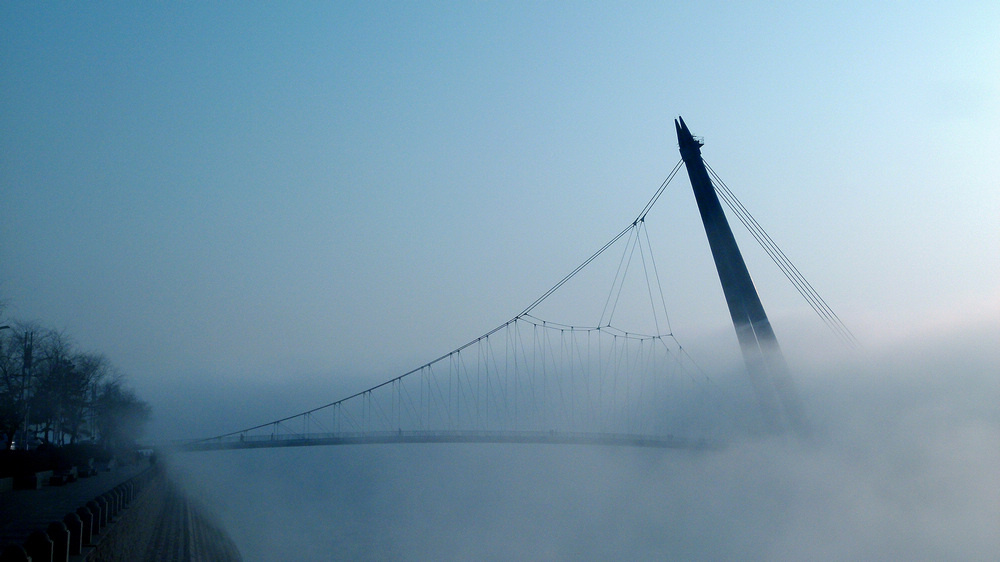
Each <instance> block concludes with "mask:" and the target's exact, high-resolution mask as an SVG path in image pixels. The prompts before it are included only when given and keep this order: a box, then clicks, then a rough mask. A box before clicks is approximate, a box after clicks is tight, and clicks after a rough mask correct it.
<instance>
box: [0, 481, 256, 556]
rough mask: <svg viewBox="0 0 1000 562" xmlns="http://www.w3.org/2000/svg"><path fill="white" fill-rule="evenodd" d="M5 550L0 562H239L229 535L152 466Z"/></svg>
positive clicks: (9, 545)
mask: <svg viewBox="0 0 1000 562" xmlns="http://www.w3.org/2000/svg"><path fill="white" fill-rule="evenodd" d="M41 527H42V526H41V525H38V526H37V528H36V529H35V530H34V531H32V532H30V534H28V536H27V538H26V539H24V540H23V542H18V543H13V544H8V545H7V546H6V548H4V549H3V551H2V554H0V561H3V562H6V561H9V560H11V561H12V560H16V561H29V560H30V561H32V562H39V561H46V562H47V561H49V560H53V561H60V562H62V561H67V562H69V561H74V562H75V561H88V562H89V561H94V562H98V561H99V562H117V561H122V562H125V561H129V562H133V561H137V560H158V561H159V560H162V561H167V562H169V561H187V560H218V561H221V562H227V561H239V560H241V557H240V554H239V552H238V550H237V549H236V547H235V545H234V544H233V543H232V541H231V540H230V539H229V537H228V535H226V533H225V532H224V531H223V530H222V529H221V528H219V527H218V526H216V525H213V524H212V523H211V522H210V521H208V520H207V519H206V518H205V517H204V516H203V515H202V514H201V513H200V512H199V511H198V510H197V509H194V508H192V506H191V505H190V503H189V502H188V501H187V499H186V498H185V497H184V495H183V494H182V493H181V492H180V491H179V490H178V489H177V488H176V486H174V485H173V484H172V483H171V482H170V480H169V479H168V478H167V477H166V476H165V475H164V472H163V470H162V469H161V468H160V467H159V466H157V465H152V466H150V467H149V468H147V469H145V470H144V471H142V472H140V473H138V474H137V475H135V476H133V477H131V478H129V479H128V480H126V481H124V482H122V483H120V484H118V485H117V486H115V487H114V488H112V489H110V490H108V491H106V492H105V493H102V494H100V495H98V496H97V497H95V498H94V499H92V500H89V501H87V502H85V503H84V504H83V505H80V506H79V507H78V508H77V509H76V510H73V511H70V512H69V513H66V514H65V516H64V517H62V519H61V520H55V521H52V522H51V523H49V524H48V526H47V527H45V528H41Z"/></svg>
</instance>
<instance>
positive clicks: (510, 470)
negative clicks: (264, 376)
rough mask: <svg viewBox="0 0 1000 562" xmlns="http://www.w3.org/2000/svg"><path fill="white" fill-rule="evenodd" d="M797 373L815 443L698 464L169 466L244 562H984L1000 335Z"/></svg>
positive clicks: (457, 459)
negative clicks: (629, 561) (224, 530)
mask: <svg viewBox="0 0 1000 562" xmlns="http://www.w3.org/2000/svg"><path fill="white" fill-rule="evenodd" d="M998 328H1000V327H998V326H997V325H996V324H995V323H990V324H989V325H988V326H986V327H985V328H984V327H982V326H980V327H979V328H977V329H975V330H966V331H965V332H964V333H958V334H956V333H953V334H952V335H951V336H950V337H948V338H943V337H940V336H938V337H934V338H926V339H922V340H920V341H919V342H911V343H910V345H909V346H908V347H905V348H904V347H903V346H897V347H896V348H895V349H893V350H890V351H886V352H880V353H870V354H869V355H868V356H867V357H866V358H864V359H855V360H850V361H841V362H838V363H836V364H833V363H825V364H824V365H820V366H819V367H817V368H815V370H814V371H813V372H809V373H799V380H800V389H801V391H802V392H803V395H804V397H805V400H806V402H807V404H808V406H809V411H810V414H811V417H812V420H813V423H814V427H815V431H814V436H813V438H812V439H810V440H809V441H808V442H805V443H801V442H793V441H788V440H784V439H757V440H753V439H751V440H746V441H743V442H738V443H734V444H732V445H731V446H729V447H728V448H726V449H725V450H722V451H716V452H701V453H692V452H679V451H671V450H645V449H635V448H592V447H582V446H534V445H388V446H385V445H383V446H352V447H326V448H323V447H320V448H306V449H270V450H259V451H229V452H216V453H200V454H179V455H175V456H174V457H173V458H172V459H171V461H170V463H171V466H172V467H173V468H174V473H175V474H176V475H177V476H178V477H179V478H182V479H183V480H184V481H185V482H187V484H188V485H189V487H190V490H191V491H192V496H193V497H196V498H198V499H199V500H200V501H201V503H203V504H204V505H205V506H208V507H207V509H209V510H210V511H211V512H212V513H214V515H215V516H216V517H217V518H218V519H219V520H220V521H221V522H222V523H223V524H224V525H225V526H226V528H227V529H228V531H229V532H230V534H231V535H232V537H233V538H234V540H235V541H236V542H237V543H238V545H239V547H240V548H241V550H242V552H243V555H244V557H245V558H246V559H247V560H341V559H344V560H386V559H396V560H404V559H405V560H514V559H521V560H524V559H526V560H532V559H535V560H609V559H632V560H663V559H672V560H676V559H689V560H707V559H715V560H723V559H729V560H736V559H739V560H807V559H808V560H889V559H892V560H995V556H996V553H997V552H1000V473H998V471H997V467H998V466H1000V411H998V408H997V404H998V403H1000V377H998V365H1000V351H998V350H997V349H996V342H997V341H998V336H1000V329H998Z"/></svg>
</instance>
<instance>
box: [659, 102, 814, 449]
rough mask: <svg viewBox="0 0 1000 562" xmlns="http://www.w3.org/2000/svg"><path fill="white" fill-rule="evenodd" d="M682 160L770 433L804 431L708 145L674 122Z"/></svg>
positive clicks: (785, 367)
mask: <svg viewBox="0 0 1000 562" xmlns="http://www.w3.org/2000/svg"><path fill="white" fill-rule="evenodd" d="M674 126H675V128H676V129H677V143H678V145H679V147H680V152H681V158H682V159H683V160H684V165H685V167H686V168H687V172H688V177H689V178H690V179H691V188H692V190H694V197H695V201H697V203H698V211H699V212H700V213H701V220H702V223H703V224H704V226H705V234H706V235H707V236H708V243H709V246H710V247H711V249H712V257H713V258H714V259H715V267H716V270H717V271H718V273H719V281H721V282H722V291H723V293H724V294H725V296H726V303H727V304H728V305H729V314H730V316H731V317H732V320H733V326H734V327H735V328H736V337H737V339H738V340H739V344H740V350H741V351H742V353H743V360H744V362H745V363H746V367H747V373H748V375H749V378H750V385H751V386H752V387H753V390H754V393H755V394H756V396H757V400H758V402H759V404H760V407H761V412H762V416H763V421H764V426H765V429H766V430H767V431H768V432H771V433H780V432H783V431H785V430H787V429H791V430H793V431H795V432H797V433H803V432H804V431H805V422H804V419H803V416H802V407H801V403H800V401H799V398H798V394H797V392H796V391H795V388H794V385H793V384H792V380H791V376H790V375H789V372H788V365H787V363H785V358H784V355H782V353H781V348H780V347H779V345H778V340H777V338H776V337H775V335H774V330H772V329H771V323H770V322H769V321H768V319H767V314H766V313H765V312H764V306H763V305H762V304H761V302H760V297H759V296H758V294H757V289H756V288H755V287H754V284H753V280H752V279H751V278H750V272H749V271H748V270H747V266H746V262H744V261H743V254H741V253H740V249H739V246H737V244H736V238H735V237H734V236H733V231H732V228H730V226H729V221H728V220H726V214H725V212H723V210H722V205H721V204H720V203H719V197H718V195H716V193H715V188H714V187H713V186H712V180H711V179H710V178H709V176H708V171H707V170H706V168H705V162H704V161H703V160H702V158H701V147H702V145H703V143H702V142H701V141H700V140H699V139H696V138H695V137H694V136H693V135H692V134H691V131H690V130H688V127H687V125H686V124H685V123H684V119H682V118H680V117H678V118H677V119H676V120H675V121H674Z"/></svg>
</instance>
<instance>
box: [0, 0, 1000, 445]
mask: <svg viewBox="0 0 1000 562" xmlns="http://www.w3.org/2000/svg"><path fill="white" fill-rule="evenodd" d="M998 31H1000V4H998V3H996V2H840V3H828V4H824V3H812V2H770V3H766V4H753V3H737V4H734V3H731V2H677V3H664V2H654V3H622V4H613V3H513V2H503V3H485V2H476V3H473V2H460V3H429V2H424V3H417V2H409V3H376V2H364V3H343V2H340V3H284V2H283V3H271V4H264V3H225V4H220V3H183V4H182V3H152V4H146V5H136V4H135V3H127V2H123V3H46V4H42V3H14V2H7V3H3V5H2V6H0V98H2V99H3V103H2V104H0V130H2V132H3V134H2V135H0V186H2V187H0V297H2V298H4V299H5V300H6V301H7V309H6V312H5V317H4V318H3V320H4V321H5V322H6V321H10V320H12V319H23V320H36V321H38V322H41V323H42V324H44V325H47V326H52V327H55V328H59V329H64V330H66V332H67V333H68V334H69V335H71V336H72V338H73V339H74V340H75V341H76V343H77V345H78V346H79V347H80V348H82V349H86V350H94V351H99V352H102V353H105V354H106V355H107V356H108V357H109V358H110V359H111V360H112V362H114V363H115V364H116V365H117V366H118V367H119V368H120V369H121V370H122V371H124V372H125V373H127V374H128V376H129V377H130V379H131V381H132V383H133V385H134V386H135V387H136V388H137V390H139V392H140V394H142V395H143V396H144V397H146V398H147V399H148V400H149V401H150V402H152V403H153V405H154V407H155V408H157V410H158V411H159V412H163V411H170V410H172V409H174V408H178V407H179V406H178V405H179V404H181V401H183V400H184V398H182V397H183V396H184V395H185V394H187V393H199V394H200V395H203V396H215V395H213V394H212V393H211V392H209V391H207V390H206V388H207V387H209V386H211V387H212V388H218V389H224V388H239V389H243V390H245V391H246V392H251V390H247V389H257V390H258V391H259V392H265V391H270V392H278V391H276V390H275V388H282V387H284V388H299V389H309V392H310V394H308V395H307V396H299V395H294V394H295V393H294V392H293V391H287V396H286V395H285V394H282V395H281V396H282V400H276V401H274V405H273V409H274V413H275V415H280V414H283V413H292V412H293V411H297V410H299V409H302V408H304V407H308V406H312V405H315V404H317V403H323V402H326V401H328V400H332V399H335V398H337V397H339V396H338V395H337V394H338V393H339V392H340V391H341V390H342V389H343V388H347V387H350V386H351V384H353V383H355V382H365V381H367V382H380V381H381V380H383V379H385V378H388V377H390V376H394V375H397V374H400V372H402V371H403V370H408V369H409V368H412V367H414V366H417V365H419V364H421V363H423V362H425V361H427V360H429V359H431V358H433V357H437V356H438V355H440V354H441V353H444V352H446V351H448V350H450V349H452V348H454V347H456V346H457V345H460V344H462V343H465V342H466V341H468V340H470V339H472V338H473V337H475V336H477V335H479V334H480V333H482V332H485V331H486V330H488V329H490V328H492V327H494V326H496V325H498V324H500V323H502V322H503V321H505V320H507V319H508V318H510V317H512V316H513V315H514V314H516V313H517V312H519V311H520V310H521V309H522V308H523V307H524V306H525V305H526V304H528V303H530V302H531V301H532V300H534V298H535V297H536V296H538V295H540V294H541V293H542V292H543V291H544V290H545V289H547V288H548V287H549V286H550V285H552V284H553V283H554V282H555V281H557V280H558V279H559V278H561V277H562V276H563V275H564V274H565V273H567V272H568V271H569V270H571V269H572V268H573V267H574V266H575V265H577V264H578V263H579V262H581V261H582V260H583V259H584V258H586V257H587V256H588V255H589V254H590V253H591V252H592V251H594V250H595V249H597V248H598V247H600V246H601V245H602V244H603V243H604V242H605V241H607V240H608V239H610V238H611V237H612V236H613V235H614V234H615V233H617V232H618V231H619V230H620V229H621V228H623V227H624V226H625V225H627V224H628V223H629V222H630V221H631V220H632V219H633V218H634V217H635V215H636V213H637V212H638V211H639V210H640V209H641V208H642V206H643V204H644V203H645V202H646V200H647V199H648V198H649V197H650V196H651V195H652V193H653V192H654V191H655V190H656V188H657V186H658V185H659V184H660V182H661V181H662V180H663V178H664V177H665V176H666V174H667V173H668V172H669V170H670V169H671V168H672V167H673V165H674V163H676V162H677V161H678V159H679V155H678V153H677V150H676V139H675V137H674V131H673V125H672V121H671V120H672V119H673V117H675V116H676V115H678V114H679V115H683V116H684V118H685V119H686V120H687V122H688V124H689V126H690V127H691V129H692V131H693V132H694V133H695V134H696V135H701V136H703V137H704V138H705V142H706V145H705V148H704V151H703V153H704V155H705V158H706V160H707V161H708V162H709V164H711V165H712V166H713V167H714V168H715V169H716V170H717V171H718V172H719V173H720V174H721V175H722V176H723V177H724V178H725V179H726V181H727V182H728V184H729V185H730V187H732V188H733V190H734V191H735V192H736V193H737V194H738V195H739V196H740V198H741V199H742V200H743V202H744V203H745V204H746V205H747V206H748V207H749V208H750V210H751V211H752V212H753V213H754V214H755V216H756V217H757V219H758V220H759V221H760V222H761V223H762V224H763V225H764V226H765V228H767V229H768V230H769V232H770V233H771V235H772V236H773V237H774V238H775V239H776V240H777V241H778V242H779V244H780V245H781V246H782V247H783V249H784V250H785V252H786V253H787V254H788V255H789V256H790V257H791V258H792V259H793V260H794V261H795V262H796V264H797V265H798V266H799V268H800V269H801V270H802V271H803V272H804V273H805V274H806V275H807V276H808V277H809V279H810V280H811V281H812V282H813V284H814V285H815V286H816V287H817V289H819V291H820V292H821V293H822V294H823V295H824V297H825V298H826V300H827V301H828V302H829V303H830V304H831V305H832V306H833V307H834V309H835V310H837V311H838V313H840V315H841V317H842V318H843V319H844V320H845V322H846V323H847V324H848V325H849V326H850V327H851V328H852V329H853V330H854V331H855V333H856V334H857V335H858V336H859V337H860V338H861V339H862V340H863V341H865V342H867V343H868V345H878V344H879V342H898V341H905V340H906V338H911V337H914V336H915V335H920V334H927V333H932V332H939V331H948V330H953V329H956V328H957V327H961V326H965V325H968V324H976V323H979V324H982V323H984V322H987V323H988V322H991V321H992V322H995V318H996V317H997V316H1000V283H998V279H1000V189H998V187H1000V179H998V178H1000V157H998V155H1000V101H998V100H1000V33H998ZM649 223H650V231H651V233H652V234H653V235H654V237H655V241H654V249H657V250H662V251H663V253H664V256H663V257H662V258H661V259H662V260H663V261H662V263H664V264H670V265H669V266H668V267H666V269H669V270H670V271H671V274H670V279H671V281H670V283H671V286H670V289H671V293H670V294H671V296H670V297H669V298H668V302H672V303H673V304H672V305H671V309H670V312H671V314H672V318H673V319H674V330H675V332H677V333H678V334H679V335H680V336H681V337H682V338H683V337H684V334H686V333H687V334H692V335H691V336H690V337H691V338H694V339H697V338H700V337H701V336H702V335H705V334H712V333H719V334H722V335H723V337H724V338H725V337H728V338H731V341H728V342H727V341H726V340H725V339H723V340H722V343H721V345H723V346H726V345H731V346H732V349H733V350H735V337H734V336H732V335H731V333H729V332H731V328H730V327H729V326H728V317H727V315H726V312H725V304H724V301H723V300H722V293H721V289H719V288H718V283H717V280H716V278H715V276H714V275H715V274H714V271H713V270H712V269H711V267H712V266H711V259H710V256H709V254H708V247H707V244H706V243H705V241H704V233H703V231H701V226H700V224H699V223H698V218H697V211H696V208H695V205H694V201H693V197H691V195H690V187H689V185H688V183H687V178H686V177H684V176H679V178H678V180H675V182H674V183H673V184H672V186H671V189H670V191H669V192H668V193H667V194H666V195H665V196H664V197H663V199H662V200H661V202H660V203H659V204H658V207H657V209H656V210H655V211H654V212H653V213H652V214H651V215H650V218H649ZM742 234H743V233H740V234H739V236H741V238H740V239H741V242H743V244H744V246H745V252H746V253H747V259H748V263H749V265H750V268H751V271H752V273H753V274H754V277H755V280H756V281H757V283H758V285H759V287H760V291H761V294H762V298H763V299H764V301H765V302H764V304H765V307H767V308H768V310H769V312H770V313H771V316H772V319H773V320H774V323H775V329H776V332H777V333H778V336H779V338H785V339H789V338H790V339H792V340H793V341H794V340H795V337H797V336H799V335H800V333H799V332H800V330H798V329H797V328H796V329H794V330H793V329H791V328H788V326H800V325H803V326H804V325H807V323H808V322H812V323H813V324H810V326H812V325H818V321H814V320H808V315H809V314H811V313H810V312H809V311H808V308H806V305H805V304H804V303H803V302H802V301H801V300H799V299H798V297H797V295H795V294H794V292H793V291H792V290H791V289H790V288H789V287H788V286H787V285H786V284H784V283H783V281H782V280H781V279H780V277H779V274H778V273H777V272H776V270H774V268H773V267H771V266H770V265H769V264H768V262H767V259H766V257H765V256H764V255H763V253H762V252H760V251H759V250H756V249H755V248H751V247H749V246H748V245H749V244H750V241H749V237H748V236H744V235H742ZM661 243H662V246H661ZM601 290H602V291H603V290H604V288H601ZM675 295H676V296H675ZM783 322H784V323H785V324H784V326H786V327H785V329H784V334H783V325H782V323H783ZM991 326H992V327H991V329H995V326H996V324H995V323H994V324H991ZM810 329H812V328H810ZM817 329H818V330H819V331H820V332H821V331H822V327H821V326H819V328H817ZM727 330H729V332H727ZM790 331H791V332H794V333H793V334H789V332H790ZM682 341H683V340H682ZM788 347H792V348H793V349H792V350H791V351H790V354H791V355H793V356H794V355H795V353H796V351H795V350H794V346H790V345H787V344H786V348H788ZM349 383H350V384H349ZM327 389H329V393H327ZM220 392H221V391H220ZM303 392H305V391H303ZM316 393H319V394H316ZM218 396H222V394H219V395H218ZM284 398H288V400H287V401H284ZM270 414H271V412H259V411H253V409H252V408H249V407H248V408H246V412H245V417H243V418H241V419H227V420H224V421H226V422H227V423H229V422H231V423H232V426H231V427H228V426H227V427H222V428H215V427H212V428H208V429H206V432H210V431H213V430H215V429H235V428H237V427H241V426H243V425H247V424H249V423H254V422H258V421H266V419H267V416H269V415H270ZM162 417H163V416H162V414H161V422H158V428H159V431H162V432H163V433H170V432H171V430H170V427H168V424H166V422H165V421H162ZM191 423H192V424H193V423H194V422H191ZM192 427H195V426H194V425H190V426H188V429H190V428H192Z"/></svg>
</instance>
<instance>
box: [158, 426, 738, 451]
mask: <svg viewBox="0 0 1000 562" xmlns="http://www.w3.org/2000/svg"><path fill="white" fill-rule="evenodd" d="M385 443H534V444H548V445H602V446H617V447H654V448H661V449H692V450H703V449H718V448H720V446H719V444H718V443H715V442H711V441H707V440H705V439H697V440H695V439H685V438H681V437H674V436H672V435H667V436H656V435H636V434H623V433H577V432H559V431H380V432H364V433H307V434H292V435H288V434H285V435H274V436H271V435H265V436H260V435H255V436H246V437H243V438H240V437H238V436H233V437H232V438H225V439H210V440H201V441H185V442H180V443H174V447H175V448H176V449H177V450H180V451H217V450H225V449H266V448H273V447H316V446H325V445H372V444H385Z"/></svg>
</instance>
